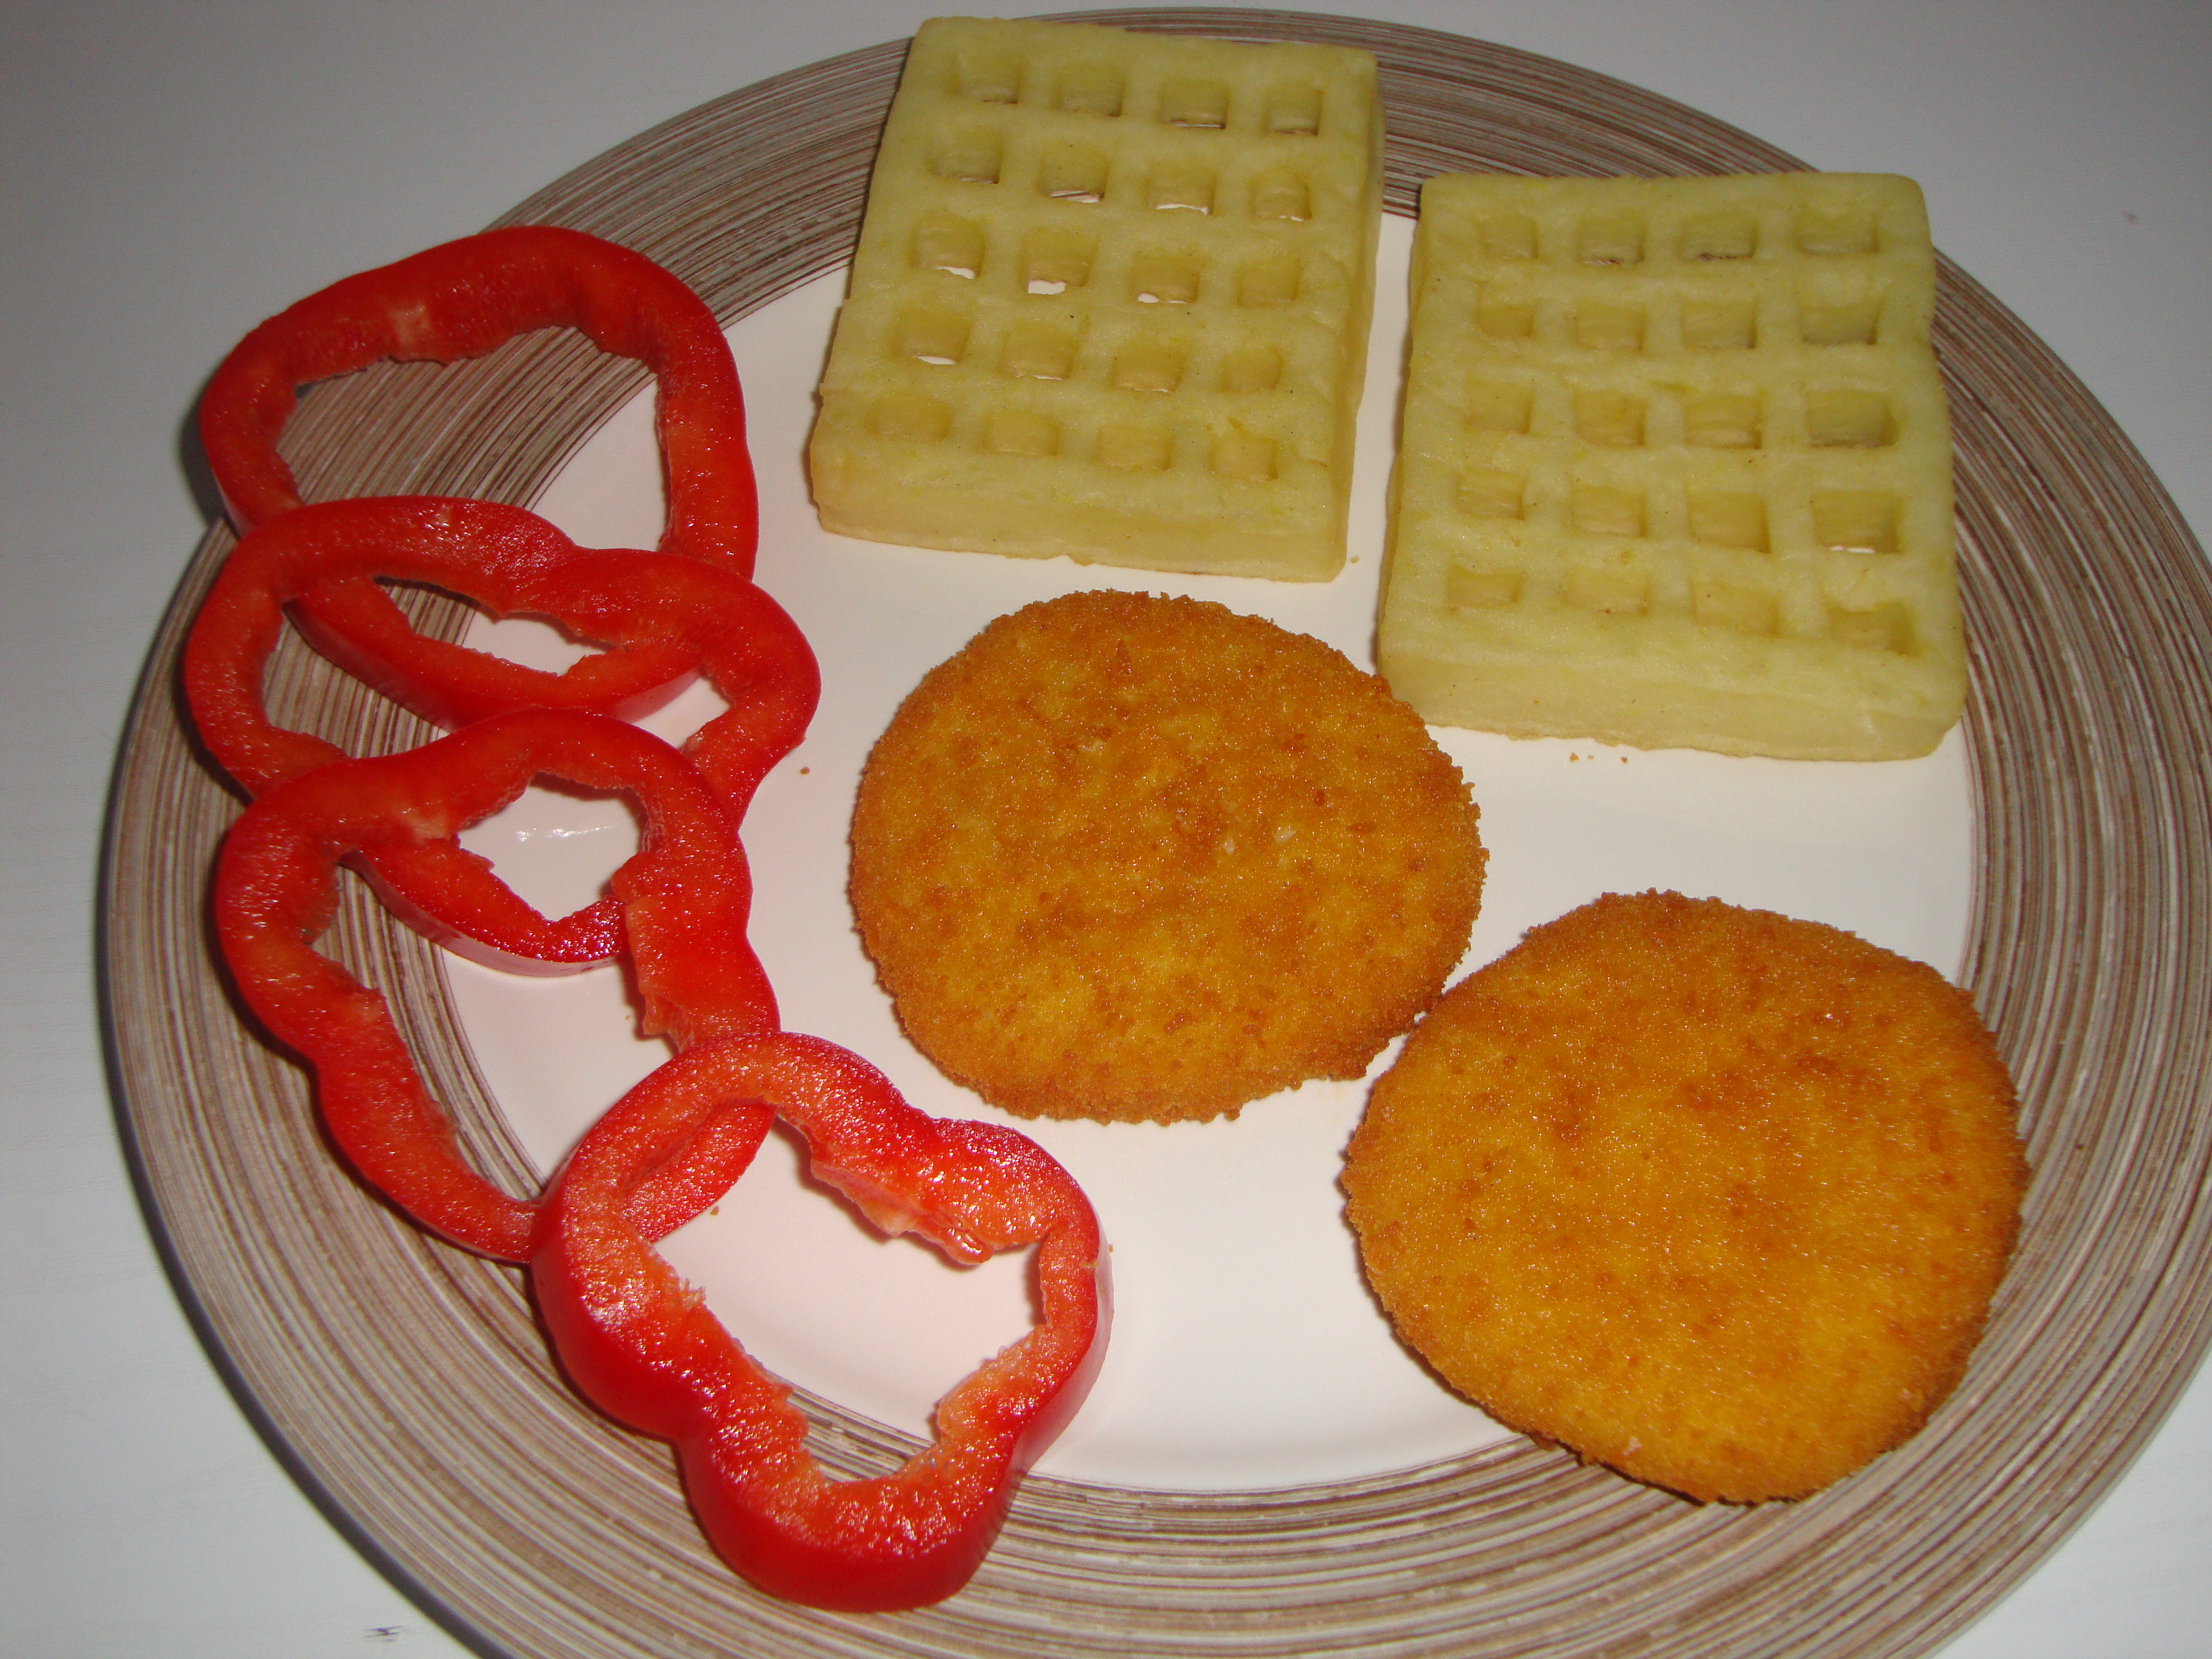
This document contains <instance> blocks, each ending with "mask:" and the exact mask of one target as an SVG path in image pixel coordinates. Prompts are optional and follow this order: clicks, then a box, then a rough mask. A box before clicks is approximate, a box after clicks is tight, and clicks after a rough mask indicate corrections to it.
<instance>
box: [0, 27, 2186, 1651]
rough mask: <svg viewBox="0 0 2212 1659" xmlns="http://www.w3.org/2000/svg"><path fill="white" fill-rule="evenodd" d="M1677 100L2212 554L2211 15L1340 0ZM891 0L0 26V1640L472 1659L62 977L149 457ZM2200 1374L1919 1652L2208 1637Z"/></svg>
mask: <svg viewBox="0 0 2212 1659" xmlns="http://www.w3.org/2000/svg"><path fill="white" fill-rule="evenodd" d="M932 9H933V8H931V7H929V6H927V5H924V4H921V3H884V4H860V3H852V0H809V3H805V4H804V5H801V4H797V3H791V4H781V5H776V6H773V7H771V6H768V5H762V4H756V3H750V0H625V3H622V4H619V5H617V4H590V3H583V0H558V3H551V0H549V3H542V4H536V5H524V4H520V3H500V0H455V3H428V0H392V3H346V0H210V3H201V4H195V5H190V6H187V5H184V4H179V3H155V0H146V3H128V0H78V3H76V4H73V5H66V4H64V3H61V0H9V3H7V4H5V5H0V120H3V121H4V122H5V124H6V131H7V149H6V153H5V161H4V166H0V194H4V200H5V202H6V204H7V209H6V217H5V221H4V228H0V301H4V306H3V307H0V317H4V319H5V320H4V324H0V340H4V343H5V353H6V356H5V372H4V374H0V400H3V402H0V406H4V410H5V418H6V427H5V434H4V441H0V483H4V488H0V502H4V504H5V514H4V528H0V538H4V543H0V545H4V556H0V635H4V641H5V644H4V648H0V677H4V679H0V684H4V695H3V696H0V732H4V738H3V739H0V741H4V743H5V746H6V747H5V764H6V772H5V776H6V779H7V783H6V785H5V790H4V803H5V804H4V809H0V810H4V815H5V832H4V834H0V876H4V889H5V908H4V911H0V926H4V927H5V929H6V933H5V938H4V943H5V947H6V948H5V950H4V952H0V974H4V975H5V994H4V996H0V1031H4V1036H0V1065H4V1068H5V1070H4V1085H0V1124H4V1132H0V1158H4V1160H5V1164H4V1176H0V1194H4V1202H5V1212H4V1213H5V1234H4V1237H5V1254H4V1256H3V1257H0V1297H4V1304H0V1356H4V1357H0V1447H4V1453H0V1506H4V1514H5V1517H6V1528H7V1531H6V1534H5V1537H4V1540H0V1653H4V1654H5V1655H7V1656H11V1659H47V1656H53V1659H63V1656H68V1659H79V1656H84V1659H89V1656H98V1655H110V1654H113V1655H131V1656H140V1655H150V1654H155V1653H158V1654H161V1655H163V1656H165V1659H186V1656H198V1655H222V1656H225V1659H259V1656H270V1659H276V1656H282V1659H318V1656H335V1655H352V1654H360V1653H368V1652H386V1651H390V1652H398V1653H404V1654H410V1655H416V1656H422V1659H432V1656H441V1655H459V1654H460V1653H462V1652H464V1651H465V1649H464V1648H463V1646H462V1645H461V1644H459V1642H458V1641H456V1640H455V1639H454V1638H453V1637H452V1636H451V1635H449V1634H447V1633H446V1632H444V1631H442V1630H441V1628H440V1627H439V1626H437V1624H436V1623H435V1621H434V1620H433V1619H432V1618H431V1617H430V1616H429V1615H428V1613H425V1612H424V1611H423V1610H422V1609H421V1608H419V1607H416V1606H415V1605H413V1604H412V1603H411V1602H410V1601H408V1600H407V1598H406V1597H405V1596H404V1595H401V1594H400V1593H399V1592H398V1590H397V1589H394V1588H393V1587H392V1585H390V1584H389V1583H386V1581H385V1580H384V1579H383V1578H382V1577H380V1575H379V1574H378V1572H377V1571H376V1570H375V1569H374V1567H372V1566H371V1565H368V1562H367V1561H366V1560H365V1559H363V1558H362V1556H361V1555H359V1554H358V1553H356V1551H355V1550H354V1549H353V1548H352V1547H351V1546H350V1545H349V1543H348V1542H347V1541H345V1539H344V1538H343V1536H342V1535H341V1534H339V1533H338V1532H337V1531H336V1530H335V1529H334V1528H332V1527H331V1525H330V1523H329V1522H326V1521H325V1519H324V1518H323V1517H322V1516H320V1514H319V1512H318V1511H317V1510H315V1508H314V1507H313V1505H312V1504H310V1503H309V1502H308V1501H307V1498H304V1497H303V1496H302V1495H301V1492H300V1491H299V1490H298V1489H297V1488H296V1487H295V1486H294V1485H293V1483H292V1482H291V1480H289V1477H288V1476H287V1475H286V1474H285V1473H284V1471H283V1468H281V1467H280V1465H279V1464H278V1463H277V1462H276V1460H275V1458H273V1457H272V1456H271V1455H270V1453H269V1451H268V1450H267V1449H265V1448H264V1446H263V1444H262V1443H261V1442H260V1441H259V1440H258V1438H257V1437H256V1436H255V1434H254V1432H253V1431H252V1428H251V1427H249V1425H247V1423H246V1419H245V1418H244V1417H243V1416H242V1415H241V1413H240V1411H239V1409H238V1407H236V1406H235V1405H234V1402H233V1401H232V1400H231V1399H230V1397H229V1395H228V1394H227V1393H226V1392H225V1390H224V1388H223V1386H222V1383H221V1382H220V1381H219V1380H218V1378H217V1376H216V1372H215V1370H213V1368H212V1367H211V1366H210V1364H209V1361H208V1359H207V1358H206V1356H205V1355H204V1353H203V1352H202V1351H201V1349H200V1347H199V1346H198V1345H197V1341H196V1340H194V1338H193V1335H192V1334H191V1330H190V1328H188V1326H187V1325H186V1323H185V1319H184V1316H183V1315H182V1313H181V1312H180V1311H179V1306H178V1304H177V1302H176V1300H175V1297H174V1296H173V1293H172V1291H171V1290H170V1287H169V1285H168V1283H167V1280H166V1279H165V1278H164V1277H163V1275H162V1272H161V1267H160V1265H159V1263H158V1261H157V1260H156V1258H155V1253H154V1250H153V1249H152V1247H151V1245H150V1243H149V1238H148V1234H147V1231H146V1225H145V1222H144V1220H143V1218H142V1216H141V1214H140V1212H139V1209H138V1206H137V1203H136V1201H135V1200H134V1198H133V1196H132V1193H131V1184H130V1182H129V1179H128V1177H127V1175H126V1173H125V1166H124V1164H123V1160H122V1156H121V1153H120V1151H119V1149H118V1141H117V1136H116V1131H115V1127H114V1121H113V1116H112V1105H111V1103H110V1098H109V1093H108V1089H107V1085H106V1079H105V1076H104V1074H103V1072H102V1068H101V1060H100V1043H99V1035H98V1023H97V1012H96V1009H95V1006H94V969H93V958H92V924H93V900H92V895H93V885H94V863H95V849H96V847H97V843H98V836H99V830H100V813H101V809H102V804H103V800H104V797H105V793H106V787H107V781H108V769H109V767H110V764H111V763H112V756H113V751H114V745H115V742H116V739H117V736H118V732H119V730H120V727H121V724H122V721H123V719H124V715H125V708H126V705H127V702H128V700H129V697H130V695H131V687H132V684H133V682H134V680H135V678H136V677H137V672H138V670H139V666H140V663H141V660H142V658H143V654H144V652H145V650H146V647H147V645H148V642H149V640H150V638H151V635H152V633H153V630H154V628H155V623H156V621H157V620H158V618H159V617H160V616H161V611H162V609H163V607H164V606H165V605H167V601H168V598H169V594H170V592H171V589H172V588H173V586H174V584H175V582H176V580H177V579H178V576H179V573H180V572H181V571H182V569H183V568H184V565H185V560H186V558H187V556H188V555H189V554H190V553H191V550H192V547H193V545H194V544H195V543H196V542H197V539H198V538H199V536H200V533H201V532H202V530H203V528H204V526H203V522H202V520H201V516H200V513H199V512H198V510H197V507H195V504H194V501H193V497H192V495H191V491H190V489H188V487H187V485H186V483H185V474H184V471H183V470H182V467H181V465H180V461H179V455H180V447H181V445H182V444H183V442H184V441H185V438H184V434H185V430H186V422H187V419H188V416H189V413H190V411H191V408H192V405H193V400H194V398H195V397H196V396H197V392H198V389H199V386H200V384H201V381H202V380H203V379H204V376H205V375H206V374H208V373H209V371H210V369H211V368H213V367H214V365H215V364H216V362H217V361H218V360H219V359H220V358H221V357H222V354H223V352H224V351H225V350H226V349H228V347H229V345H230V344H231V343H233V342H234V340H235V339H236V338H237V337H238V336H239V335H240V334H241V333H242V332H244V331H245V330H246V329H247V328H248V327H250V326H251V325H252V324H253V323H254V322H256V321H258V319H260V318H262V317H263V316H264V315H266V314H268V313H270V312H273V311H275V310H276V309H277V308H279V307H282V306H283V305H285V304H286V303H288V302H289V301H292V300H293V299H295V298H297V297H299V296H301V295H305V294H307V293H308V292H310V291H311V290H313V289H316V288H318V287H319V286H321V285H322V284H323V283H326V282H329V281H331V279H333V278H335V277H337V276H342V275H343V274H345V273H346V272H349V271H351V270H356V269H359V268H362V267H364V266H368V265H373V264H382V263H384V262H386V261H387V260H390V259H392V258H397V257H398V256H399V255H401V254H403V253H406V252H411V251H412V250H414V249H416V248H418V247H422V246H428V244H431V243H433V242H437V241H441V240H446V239H447V238H449V237H453V236H456V235H460V234H465V233H467V232H469V231H471V230H474V229H476V228H479V227H481V226H482V225H483V223H484V222H487V221H489V220H490V219H491V218H493V217H494V216H496V215H498V214H499V213H501V212H502V211H504V210H506V209H507V208H508V207H510V206H512V205H513V204H514V203H516V202H518V201H520V199H521V198H522V197H525V196H526V195H528V194H529V193H530V192H532V191H534V190H536V189H538V187H539V186H541V185H544V184H546V183H548V182H550V180H552V179H554V178H556V176H558V175H559V174H560V173H563V172H564V171H566V170H567V169H568V168H569V167H574V166H575V165H576V164H577V163H579V162H581V161H586V160H587V159H588V158H590V157H591V156H592V155H596V154H597V153H599V151H601V150H603V149H606V148H608V147H609V146H611V145H612V144H614V143H618V142H619V141H621V140H622V139H623V138H626V137H629V136H630V135H632V134H634V133H635V132H637V131H641V130H642V129H644V128H646V127H647V126H650V125H653V124H654V123H656V122H659V121H660V120H662V119H664V118H666V117H669V116H671V115H674V114H677V113H678V112H681V111H683V110H684V109H687V108H689V107H690V106H693V105H696V104H698V103H701V102H703V101H705V100H708V99H709V98H712V97H714V96H716V95H718V94H721V93H724V92H726V91H728V90H731V89H732V88H737V87H740V86H743V85H745V84H747V83H749V82H753V81H756V80H758V79H760V78H761V77H763V76H768V75H771V74H774V73H775V72H777V71H780V70H787V69H791V68H794V67H797V66H799V65H801V64H806V63H808V62H811V61H812V60H814V59H816V58H823V57H826V56H828V55H829V54H832V53H835V52H844V51H847V50H849V49H852V48H854V47H858V46H867V45H870V44H872V43H874V42H877V41H880V40H887V39H890V38H893V37H896V36H900V35H904V34H906V33H910V32H911V30H912V28H913V27H914V25H915V23H916V22H918V21H920V20H921V18H923V17H924V16H927V15H929V14H930V12H931V10H932ZM1331 9H1340V10H1345V11H1354V12H1358V13H1361V14H1364V15H1372V16H1376V17H1380V18H1388V19H1392V20H1396V21H1405V22H1411V23H1418V24H1422V25H1425V26H1428V27H1437V28H1444V29H1450V30H1454V31H1455V32H1458V33H1465V34H1473V35H1480V36H1482V37H1485V38H1487V39H1490V40H1498V41H1501V42H1504V43H1506V44H1508V45H1511V46H1518V47H1522V48H1525V49H1528V50H1530V51H1534V52H1543V53H1547V54H1548V55H1551V56H1553V57H1556V58H1563V59H1565V60H1567V61H1569V62H1571V63H1574V64H1581V65H1583V66H1585V67H1587V68H1589V69H1593V70H1601V71H1603V72H1605V73H1607V74H1610V75H1613V76H1619V77H1620V78H1622V79H1624V80H1627V81H1631V82H1637V83H1638V84H1640V85H1643V86H1644V87H1648V88H1652V89H1654V90H1656V91H1658V92H1661V93H1663V94H1667V95H1668V96H1670V97H1673V98H1675V99H1679V100H1681V101H1683V102H1685V103H1687V104H1690V105H1692V106H1695V107H1697V108H1699V109H1702V110H1704V111H1705V112H1709V113H1711V114H1712V115H1715V116H1717V117H1719V118H1722V119H1723V120H1726V121H1729V122H1732V123H1734V124H1735V125H1738V126H1740V127H1742V128H1744V129H1745V130H1747V131H1750V132H1752V133H1754V134H1756V135H1758V136H1759V137H1763V138H1765V139H1768V140H1770V141H1771V142H1772V143H1777V144H1779V145H1781V146H1782V147H1783V148H1784V149H1788V150H1790V151H1791V152H1793V153H1795V154H1796V155H1798V156H1800V157H1802V159H1804V160H1805V161H1808V162H1809V163H1811V164H1812V165H1814V166H1816V167H1828V168H1836V169H1849V170H1855V171H1880V172H1897V173H1909V174H1911V175H1912V176H1914V177H1916V178H1917V179H1920V180H1921V181H1922V183H1923V185H1925V187H1926V189H1927V193H1928V197H1929V206H1930V209H1931V211H1932V215H1933V218H1934V222H1935V226H1936V240H1937V241H1938V243H1939V245H1940V246H1942V248H1943V249H1944V251H1945V252H1948V253H1949V254H1950V255H1951V256H1953V257H1954V258H1956V259H1957V260H1959V261H1960V264H1962V265H1964V267H1965V268H1966V270H1968V271H1970V272H1971V273H1972V274H1973V275H1974V276H1976V277H1978V278H1979V279H1980V280H1981V281H1982V282H1983V283H1985V284H1986V285H1987V286H1988V287H1989V288H1990V289H1991V290H1993V291H1994V292H1995V294H1996V296H1997V297H1998V299H2000V300H2001V301H2003V302H2004V303H2005V304H2007V305H2008V306H2009V307H2011V308H2012V309H2013V310H2014V311H2015V313H2018V314H2019V315H2020V316H2021V318H2023V319H2025V320H2026V321H2027V324H2028V325H2029V326H2031V327H2032V328H2033V329H2035V330H2036V331H2038V332H2039V334H2041V336H2042V337H2043V338H2044V339H2045V340H2046V341H2047V342H2049V343H2050V344H2051V346H2052V347H2053V348H2054V349H2056V350H2057V353H2058V354H2059V356H2061V357H2063V359H2064V360H2065V361H2066V362H2067V363H2068V364H2069V365H2070V366H2071V367H2072V368H2073V369H2074V370H2075V373H2077V374H2079V375H2080V376H2081V378H2082V380H2084V381H2086V382H2087V385H2088V386H2089V388H2090V390H2091V391H2092V392H2094V393H2095V394H2096V395H2097V396H2098V397H2099V398H2101V399H2102V400H2103V402H2104V403H2105V404H2106V407H2107V408H2108V409H2110V410H2112V414H2113V415H2114V416H2116V417H2117V419H2118V422H2119V424H2120V426H2121V427H2122V428H2124V430H2125V431H2126V432H2127V433H2128V435H2130V437H2131V438H2132V439H2133V441H2135V443H2136V446H2137V447H2139V448H2140V449H2141V450H2142V453H2144V455H2145V456H2146V457H2147V458H2148V460H2149V462H2150V464H2151V465H2152V466H2153V467H2154V469H2155V470H2156V471H2157V472H2158V473H2159V475H2160V477H2162V478H2163V480H2164V481H2165V483H2166V488H2167V489H2169V490H2170V491H2171V492H2172V494H2173V495H2174V497H2175V498H2176V499H2177V500H2178V501H2179V503H2180V506H2181V507H2182V510H2183V512H2184V513H2185V514H2186V516H2187V518H2188V519H2189V520H2190V522H2191V525H2192V526H2195V528H2196V531H2197V535H2198V537H2199V538H2200V540H2203V539H2204V538H2206V537H2207V533H2208V532H2212V469H2209V468H2208V466H2207V461H2208V459H2212V457H2208V449H2207V444H2206V434H2207V432H2208V431H2212V325H2208V320H2207V319H2209V318H2212V186H2208V185H2207V183H2206V179H2207V169H2208V167H2209V166H2212V93H2208V91H2207V88H2208V87H2212V6H2208V5H2206V4H2204V3H2203V0H2166V3H2161V0H2106V3H2089V0H2077V3H2070V4H2069V3H2051V0H2020V3H2007V0H1878V3H1859V0H1835V3H1828V4H1825V5H1820V4H1811V3H1806V0H1491V3H1488V4H1485V5H1480V6H1477V5H1467V4H1452V3H1446V0H1426V3H1417V0H1400V3H1383V0H1366V3H1357V0H1340V3H1339V4H1338V5H1337V6H1335V7H1334V8H1331ZM2208 1546H2212V1383H2207V1382H2205V1381H2203V1380H2202V1379H2200V1380H2199V1382H2198V1383H2197V1385H2196V1386H2195V1387H2194V1388H2193V1389H2191V1391H2190V1393H2189V1394H2188V1395H2185V1397H2184V1399H2183V1400H2182V1401H2181V1403H2180V1405H2179V1407H2178V1409H2177V1410H2176V1411H2175V1412H2174V1413H2173V1415H2172V1417H2171V1418H2170V1419H2168V1421H2167V1422H2166V1425H2165V1427H2164V1428H2163V1429H2162V1430H2161V1431H2160V1434H2159V1435H2158V1437H2157V1438H2156V1439H2155V1440H2154V1442H2153V1443H2152V1444H2151V1446H2150V1448H2149V1449H2148V1452H2147V1453H2146V1454H2145V1455H2143V1457H2142V1459H2141V1460H2140V1461H2139V1462H2137V1463H2136V1466H2135V1468H2133V1469H2132V1470H2131V1471H2130V1473H2129V1474H2128V1475H2127V1477H2126V1478H2125V1480H2124V1481H2123V1482H2122V1483H2121V1484H2120V1485H2119V1486H2118V1489H2117V1490H2116V1491H2115V1492H2114V1493H2113V1494H2112V1496H2111V1497H2110V1498H2108V1499H2107V1500H2106V1502H2105V1503H2104V1504H2103V1505H2102V1506H2101V1507H2100V1509H2098V1510H2096V1511H2095V1512H2094V1513H2093V1515H2092V1516H2090V1518H2089V1519H2088V1520H2087V1522H2086V1523H2085V1524H2084V1525H2083V1526H2081V1528H2080V1529H2079V1530H2078V1531H2076V1532H2075V1534H2073V1535H2072V1536H2071V1537H2070V1538H2069V1539H2068V1540H2067V1541H2066V1542H2065V1543H2064V1544H2063V1547H2060V1548H2059V1549H2058V1551H2057V1553H2055V1554H2054V1555H2053V1556H2051V1558H2050V1559H2049V1560H2048V1561H2047V1562H2046V1563H2045V1565H2043V1566H2042V1567H2041V1568H2040V1569H2039V1571H2037V1572H2036V1573H2035V1574H2034V1575H2033V1577H2031V1578H2029V1579H2028V1580H2027V1582H2026V1583H2024V1584H2023V1585H2021V1587H2020V1588H2019V1589H2016V1590H2015V1592H2014V1593H2013V1594H2012V1595H2010V1596H2009V1597H2008V1598H2007V1599H2006V1600H2005V1601H2003V1602H2002V1604H2000V1605H1999V1606H1998V1607H1996V1610H1995V1611H1994V1612H1993V1613H1990V1615H1989V1616H1988V1617H1987V1618H1986V1619H1984V1620H1983V1621H1981V1622H1980V1623H1979V1624H1978V1625H1977V1626H1975V1627H1973V1628H1972V1630H1970V1631H1969V1632H1966V1634H1965V1635H1964V1636H1963V1637H1961V1638H1959V1639H1958V1640H1957V1641H1956V1642H1955V1643H1954V1644H1952V1645H1951V1646H1950V1647H1949V1648H1948V1649H1947V1650H1945V1651H1946V1659H1990V1656H1996V1655H2005V1656H2008V1659H2060V1656H2066V1659H2072V1656H2077V1655H2086V1654H2096V1655H2099V1656H2102V1659H2150V1656H2180V1655H2185V1654H2201V1653H2207V1652H2212V1571H2208V1568H2212V1550H2208Z"/></svg>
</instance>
